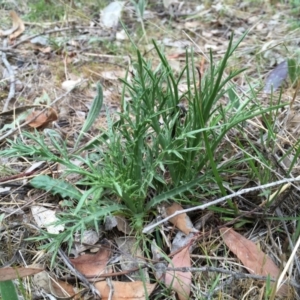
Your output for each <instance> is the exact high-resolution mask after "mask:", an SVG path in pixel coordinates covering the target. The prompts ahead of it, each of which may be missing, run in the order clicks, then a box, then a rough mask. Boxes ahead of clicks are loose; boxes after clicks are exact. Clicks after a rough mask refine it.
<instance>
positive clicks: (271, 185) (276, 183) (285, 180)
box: [143, 176, 300, 233]
mask: <svg viewBox="0 0 300 300" xmlns="http://www.w3.org/2000/svg"><path fill="white" fill-rule="evenodd" d="M296 181H300V176H299V177H297V178H285V179H282V180H279V181H275V182H271V183H267V184H263V185H259V186H256V187H253V188H247V189H242V190H240V191H238V192H236V193H233V194H230V195H227V196H224V197H222V198H219V199H217V200H214V201H211V202H209V203H205V204H203V205H199V206H194V207H190V208H187V209H182V210H178V211H176V212H175V213H174V214H172V215H170V216H168V217H166V218H164V219H162V220H160V221H158V222H157V223H155V224H152V225H149V226H146V227H145V228H144V229H143V233H148V232H150V231H151V230H152V229H154V228H155V227H156V226H158V225H160V224H163V223H165V222H166V221H168V220H170V219H172V218H174V217H176V216H178V215H180V214H183V213H188V212H191V211H196V210H203V209H205V208H207V207H210V206H213V205H216V204H219V203H221V202H224V201H225V200H228V199H231V198H232V197H236V196H240V195H242V194H246V193H249V192H252V191H257V190H260V189H267V188H270V187H273V186H276V185H281V184H284V183H288V182H296Z"/></svg>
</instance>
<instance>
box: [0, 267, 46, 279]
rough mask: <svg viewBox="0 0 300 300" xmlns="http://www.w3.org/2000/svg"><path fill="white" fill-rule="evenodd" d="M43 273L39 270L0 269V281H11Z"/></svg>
mask: <svg viewBox="0 0 300 300" xmlns="http://www.w3.org/2000/svg"><path fill="white" fill-rule="evenodd" d="M42 271H44V269H41V268H11V267H8V268H1V269H0V281H6V280H13V279H17V278H21V277H25V276H30V275H34V274H37V273H40V272H42Z"/></svg>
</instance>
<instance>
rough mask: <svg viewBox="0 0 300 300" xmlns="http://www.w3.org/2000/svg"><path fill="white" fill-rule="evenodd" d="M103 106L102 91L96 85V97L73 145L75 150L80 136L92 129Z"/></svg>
mask: <svg viewBox="0 0 300 300" xmlns="http://www.w3.org/2000/svg"><path fill="white" fill-rule="evenodd" d="M102 104H103V89H102V86H101V84H100V83H99V82H98V83H97V95H96V97H95V98H94V101H93V103H92V106H91V109H90V111H89V113H88V116H87V118H86V120H85V122H84V124H83V127H82V130H81V132H80V134H79V136H78V139H77V141H76V144H75V148H77V145H78V143H79V141H80V139H81V138H82V136H83V135H84V134H85V133H86V132H87V131H88V130H89V129H90V128H91V127H92V125H93V123H94V122H95V120H96V119H97V117H98V116H99V114H100V111H101V108H102Z"/></svg>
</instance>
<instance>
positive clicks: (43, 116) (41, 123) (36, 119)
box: [26, 107, 57, 129]
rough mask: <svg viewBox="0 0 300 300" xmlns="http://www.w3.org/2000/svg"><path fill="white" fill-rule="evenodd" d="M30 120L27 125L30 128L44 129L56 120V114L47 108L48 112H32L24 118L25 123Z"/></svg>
mask: <svg viewBox="0 0 300 300" xmlns="http://www.w3.org/2000/svg"><path fill="white" fill-rule="evenodd" d="M30 120H32V121H31V122H30V123H29V124H28V125H29V126H30V127H32V128H40V129H42V128H45V127H47V126H48V125H49V124H50V123H51V122H53V121H56V120H57V112H56V111H55V110H54V109H53V108H51V107H50V108H48V110H46V111H44V112H41V111H38V110H36V111H33V112H32V113H31V114H29V115H28V116H27V118H26V122H29V121H30Z"/></svg>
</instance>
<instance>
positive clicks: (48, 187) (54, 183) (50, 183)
mask: <svg viewBox="0 0 300 300" xmlns="http://www.w3.org/2000/svg"><path fill="white" fill-rule="evenodd" d="M30 184H31V185H32V186H33V187H35V188H37V189H41V190H45V191H47V192H50V193H51V194H53V195H56V194H59V195H61V196H62V197H63V198H66V197H69V198H71V199H75V200H78V201H79V200H80V198H81V197H82V194H81V193H80V192H79V191H78V190H77V189H76V188H75V187H74V186H73V185H71V184H70V183H68V182H66V181H63V180H61V179H53V178H51V177H49V176H47V175H39V176H37V177H35V178H33V179H32V180H31V181H30Z"/></svg>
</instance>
